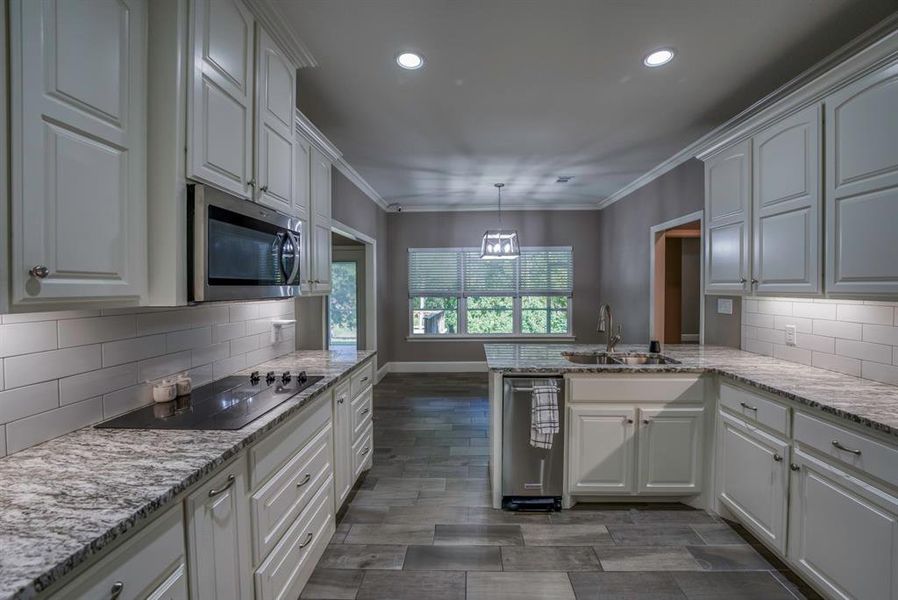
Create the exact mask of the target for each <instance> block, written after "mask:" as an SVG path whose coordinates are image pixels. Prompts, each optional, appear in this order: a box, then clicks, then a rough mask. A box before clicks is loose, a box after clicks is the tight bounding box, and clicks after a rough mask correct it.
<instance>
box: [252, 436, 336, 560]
mask: <svg viewBox="0 0 898 600" xmlns="http://www.w3.org/2000/svg"><path fill="white" fill-rule="evenodd" d="M332 456H333V428H332V427H331V424H330V423H328V424H327V425H325V427H324V429H322V430H321V431H320V432H319V433H318V435H316V436H315V437H314V438H312V440H311V441H310V442H309V443H308V444H306V446H305V447H304V448H303V449H302V450H300V451H299V452H297V453H296V456H294V457H293V458H292V459H290V461H288V462H287V464H286V465H284V467H283V468H282V469H281V470H280V471H278V472H277V473H275V475H274V476H273V477H272V478H271V479H269V480H268V482H267V483H266V484H265V485H264V486H262V487H261V488H259V491H257V492H256V493H255V494H253V496H252V498H251V499H250V506H251V512H252V519H253V556H254V558H255V562H254V564H258V563H260V562H261V561H262V559H264V558H265V557H266V556H267V555H268V553H269V552H270V551H271V549H272V548H273V547H274V545H275V543H277V541H278V540H279V539H280V538H281V535H283V533H284V531H286V530H287V528H288V527H289V526H290V524H291V523H293V520H294V519H295V518H296V516H297V515H298V514H299V513H301V512H302V510H303V509H304V508H305V507H306V506H307V505H308V504H309V500H311V498H312V496H313V494H314V493H315V490H317V489H318V488H320V487H321V484H322V483H323V482H324V481H325V480H327V478H328V477H330V476H331V474H332V473H333V465H332V463H331V457H332Z"/></svg>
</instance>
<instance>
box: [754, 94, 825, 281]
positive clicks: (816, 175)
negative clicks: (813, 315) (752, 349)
mask: <svg viewBox="0 0 898 600" xmlns="http://www.w3.org/2000/svg"><path fill="white" fill-rule="evenodd" d="M821 125H822V121H821V108H820V106H818V105H814V106H809V107H808V108H806V109H804V110H802V111H800V112H798V113H796V114H794V115H792V116H790V117H787V118H786V119H783V120H782V121H779V122H777V123H774V124H773V125H771V126H770V127H768V128H767V129H765V130H764V131H762V132H761V133H759V134H758V135H756V136H755V138H754V143H753V144H752V149H753V154H752V173H753V179H752V239H753V241H752V247H753V260H752V271H753V274H752V283H753V284H754V286H755V287H754V289H755V291H757V292H761V293H767V292H776V293H800V294H818V293H820V292H821V291H822V290H821V282H822V278H823V277H822V275H823V273H822V266H823V265H822V259H821V255H822V243H821V242H822V237H821V227H822V218H821V213H822V202H821V197H820V163H821V161H822V158H823V155H822V147H821V145H820V129H821Z"/></svg>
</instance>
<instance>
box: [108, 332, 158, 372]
mask: <svg viewBox="0 0 898 600" xmlns="http://www.w3.org/2000/svg"><path fill="white" fill-rule="evenodd" d="M163 354H165V335H162V334H159V335H147V336H143V337H138V338H131V339H130V340H122V341H119V342H107V343H105V344H103V366H104V367H112V366H115V365H121V364H124V363H129V362H135V361H138V360H144V359H147V358H152V357H154V356H161V355H163Z"/></svg>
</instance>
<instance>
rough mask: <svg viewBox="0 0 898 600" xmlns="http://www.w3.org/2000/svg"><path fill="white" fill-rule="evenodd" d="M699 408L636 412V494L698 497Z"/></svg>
mask: <svg viewBox="0 0 898 600" xmlns="http://www.w3.org/2000/svg"><path fill="white" fill-rule="evenodd" d="M703 418H704V409H703V408H702V407H700V406H699V407H690V408H666V407H661V408H640V409H639V434H638V439H639V443H638V448H639V491H640V492H645V493H652V492H664V493H670V492H679V493H683V494H690V493H692V494H697V493H699V492H700V491H701V486H702V465H703V459H704V453H703V452H702V444H703V439H702V430H703V428H702V419H703Z"/></svg>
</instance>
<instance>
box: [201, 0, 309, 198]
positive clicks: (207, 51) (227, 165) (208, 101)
mask: <svg viewBox="0 0 898 600" xmlns="http://www.w3.org/2000/svg"><path fill="white" fill-rule="evenodd" d="M190 6H191V9H192V10H191V12H190V43H189V48H190V51H191V52H192V60H189V61H188V65H189V66H190V67H191V68H189V69H188V94H187V176H188V177H189V178H192V179H196V180H199V181H203V182H206V183H210V184H212V185H215V186H216V187H219V188H221V189H223V190H226V191H228V192H231V193H232V194H235V195H237V196H241V197H243V198H251V197H252V193H253V190H252V186H253V183H254V182H253V181H251V180H252V172H253V141H252V140H253V82H254V79H253V77H254V66H255V65H254V61H253V48H254V44H253V17H252V15H251V14H250V12H249V10H247V8H246V6H245V5H244V4H243V2H241V0H194V1H193V2H192V3H191V5H190ZM290 97H291V98H292V97H293V92H291V94H290Z"/></svg>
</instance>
